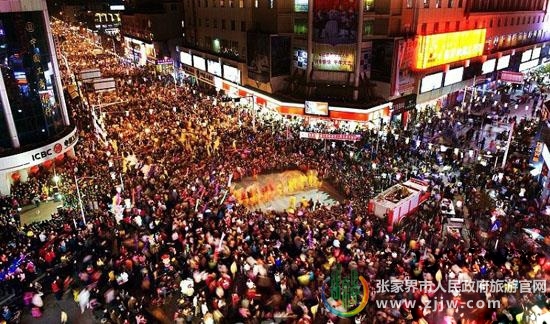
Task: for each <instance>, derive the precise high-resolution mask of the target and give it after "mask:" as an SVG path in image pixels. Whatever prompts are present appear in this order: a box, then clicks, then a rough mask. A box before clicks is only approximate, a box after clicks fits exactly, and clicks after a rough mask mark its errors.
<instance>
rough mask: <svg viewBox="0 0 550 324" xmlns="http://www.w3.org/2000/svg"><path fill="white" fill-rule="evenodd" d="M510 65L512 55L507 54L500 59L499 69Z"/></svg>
mask: <svg viewBox="0 0 550 324" xmlns="http://www.w3.org/2000/svg"><path fill="white" fill-rule="evenodd" d="M508 65H510V55H505V56H503V57H501V58H499V59H498V63H497V70H502V69H505V68H507V67H508Z"/></svg>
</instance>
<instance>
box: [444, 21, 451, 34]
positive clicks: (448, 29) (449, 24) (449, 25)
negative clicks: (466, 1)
mask: <svg viewBox="0 0 550 324" xmlns="http://www.w3.org/2000/svg"><path fill="white" fill-rule="evenodd" d="M450 31H451V22H450V21H447V22H446V23H445V32H446V33H448V32H450Z"/></svg>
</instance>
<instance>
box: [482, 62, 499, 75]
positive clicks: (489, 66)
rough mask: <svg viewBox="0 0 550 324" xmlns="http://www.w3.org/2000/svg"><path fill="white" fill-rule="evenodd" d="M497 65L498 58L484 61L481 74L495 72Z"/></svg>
mask: <svg viewBox="0 0 550 324" xmlns="http://www.w3.org/2000/svg"><path fill="white" fill-rule="evenodd" d="M496 65H497V60H496V59H490V60H487V61H485V62H483V66H482V67H481V74H487V73H491V72H493V71H494V70H495V67H496Z"/></svg>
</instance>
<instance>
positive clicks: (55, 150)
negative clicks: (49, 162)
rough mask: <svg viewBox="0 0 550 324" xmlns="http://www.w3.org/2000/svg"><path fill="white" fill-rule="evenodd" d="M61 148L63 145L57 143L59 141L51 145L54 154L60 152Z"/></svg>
mask: <svg viewBox="0 0 550 324" xmlns="http://www.w3.org/2000/svg"><path fill="white" fill-rule="evenodd" d="M62 150H63V146H61V144H59V143H57V144H55V145H54V146H53V152H54V153H55V154H59V153H61V151H62Z"/></svg>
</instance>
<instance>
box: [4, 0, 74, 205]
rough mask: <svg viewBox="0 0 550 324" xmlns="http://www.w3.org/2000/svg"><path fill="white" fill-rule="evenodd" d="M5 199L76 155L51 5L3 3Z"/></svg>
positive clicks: (36, 0)
mask: <svg viewBox="0 0 550 324" xmlns="http://www.w3.org/2000/svg"><path fill="white" fill-rule="evenodd" d="M0 62H2V64H1V65H0V70H1V73H0V104H1V109H0V193H1V194H7V193H9V192H10V183H11V182H12V181H13V180H14V179H17V180H21V181H25V180H26V177H27V176H28V172H29V170H30V169H31V168H32V167H34V166H37V165H40V164H44V163H46V164H50V165H51V160H53V159H54V158H56V157H60V156H61V157H62V156H64V154H65V153H68V154H70V155H71V154H73V153H74V152H73V146H74V144H75V142H76V140H77V136H76V129H75V127H74V126H72V125H71V122H70V120H69V114H68V112H67V107H66V105H65V100H64V97H63V87H62V84H61V78H60V73H59V67H58V64H57V55H56V51H55V48H54V41H53V38H52V34H51V30H50V25H49V16H48V11H47V8H46V1H42V0H21V1H0Z"/></svg>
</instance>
